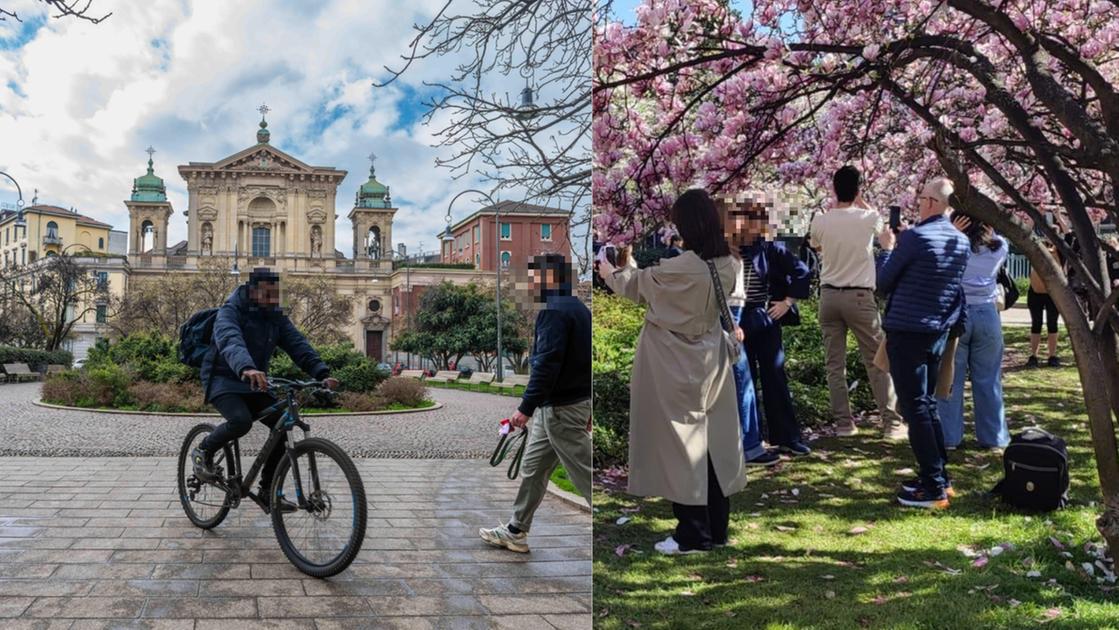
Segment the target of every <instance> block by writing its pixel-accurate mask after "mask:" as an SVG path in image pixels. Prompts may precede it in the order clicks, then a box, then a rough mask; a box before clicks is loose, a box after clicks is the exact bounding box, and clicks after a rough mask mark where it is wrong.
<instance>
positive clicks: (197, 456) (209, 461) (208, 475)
mask: <svg viewBox="0 0 1119 630" xmlns="http://www.w3.org/2000/svg"><path fill="white" fill-rule="evenodd" d="M190 461H191V463H192V464H194V476H195V477H197V478H198V480H199V481H213V480H214V479H216V478H217V473H215V472H214V456H213V455H212V454H210V453H207V452H206V451H203V450H202V449H201V448H196V449H194V450H193V451H191V452H190Z"/></svg>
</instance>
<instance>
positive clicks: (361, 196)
mask: <svg viewBox="0 0 1119 630" xmlns="http://www.w3.org/2000/svg"><path fill="white" fill-rule="evenodd" d="M354 205H355V206H357V207H358V208H391V207H392V199H391V198H390V197H389V187H388V186H385V185H384V184H382V183H381V182H379V181H377V176H376V173H375V171H374V167H373V166H370V167H369V180H368V181H366V182H365V183H364V184H362V185H361V187H360V188H358V189H357V198H356V199H355V201H354Z"/></svg>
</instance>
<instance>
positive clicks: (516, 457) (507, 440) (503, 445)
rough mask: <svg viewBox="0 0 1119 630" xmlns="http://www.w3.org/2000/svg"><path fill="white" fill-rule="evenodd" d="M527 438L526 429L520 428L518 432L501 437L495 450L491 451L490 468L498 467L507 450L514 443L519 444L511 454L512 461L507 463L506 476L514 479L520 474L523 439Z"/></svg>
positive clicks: (523, 451) (523, 452)
mask: <svg viewBox="0 0 1119 630" xmlns="http://www.w3.org/2000/svg"><path fill="white" fill-rule="evenodd" d="M527 436H528V429H524V428H522V429H521V430H520V431H517V432H515V433H514V432H511V433H506V434H505V435H502V436H501V440H500V441H498V443H497V448H495V449H494V450H493V455H491V456H490V466H498V465H500V464H501V462H502V460H504V459H505V456H506V455H508V453H509V449H510V448H512V446H513V444H514V443H517V442H520V445H519V446H517V450H516V452H514V453H513V461H511V462H509V471H508V472H507V473H506V476H507V477H509V479H516V478H517V475H518V474H520V472H521V459H522V458H523V457H524V455H525V442H527V441H528V440H526V439H525V438H526V437H527Z"/></svg>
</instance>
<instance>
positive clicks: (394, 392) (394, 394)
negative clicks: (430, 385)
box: [377, 376, 427, 407]
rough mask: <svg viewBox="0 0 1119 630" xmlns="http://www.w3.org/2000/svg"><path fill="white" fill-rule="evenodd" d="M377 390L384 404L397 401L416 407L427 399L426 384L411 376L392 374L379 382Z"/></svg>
mask: <svg viewBox="0 0 1119 630" xmlns="http://www.w3.org/2000/svg"><path fill="white" fill-rule="evenodd" d="M377 391H378V393H379V394H380V395H381V397H382V398H383V399H384V401H385V404H386V405H391V404H393V403H399V404H401V405H405V406H407V407H418V406H419V405H420V404H422V403H423V402H424V401H425V400H427V386H425V385H424V384H423V383H422V382H420V381H417V380H415V379H412V378H403V377H400V376H394V377H392V378H389V379H386V380H385V382H383V383H381V386H380V387H379V388H377Z"/></svg>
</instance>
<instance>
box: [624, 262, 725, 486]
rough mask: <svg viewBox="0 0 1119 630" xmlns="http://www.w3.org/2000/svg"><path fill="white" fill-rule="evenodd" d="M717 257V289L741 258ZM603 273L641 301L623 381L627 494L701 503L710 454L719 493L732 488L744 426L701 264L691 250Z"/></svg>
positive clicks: (708, 280) (709, 284) (709, 285)
mask: <svg viewBox="0 0 1119 630" xmlns="http://www.w3.org/2000/svg"><path fill="white" fill-rule="evenodd" d="M715 264H716V268H717V269H718V271H719V277H720V280H721V281H722V283H723V288H724V290H726V289H729V288H730V287H733V286H734V279H735V276H737V275H738V274H739V273H740V269H741V263H740V262H738V261H737V260H735V259H734V258H732V257H730V256H726V257H723V258H718V259H716V260H715ZM603 279H604V280H605V282H606V284H607V286H609V287H610V288H611V289H612V290H613V291H614V292H615V293H617V294H618V295H623V296H625V297H627V298H629V299H630V300H633V301H635V302H638V303H640V304H647V305H648V308H647V310H646V312H645V326H644V327H643V328H642V329H641V335H640V336H639V337H638V339H637V352H636V355H635V356H634V361H633V374H632V378H631V381H630V406H629V418H630V421H629V422H630V424H629V492H630V494H635V495H639V496H660V497H664V498H666V499H668V500H670V501H674V502H676V503H681V504H684V505H706V503H707V454H708V453H709V452H710V454H711V463H712V465H713V466H714V469H715V475H716V476H717V477H718V479H719V485H720V487H721V488H722V491H723V494H724V495H727V496H730V495H732V494H734V493H736V492H739V491H740V490H742V488H744V487H745V486H746V469H745V466H744V464H743V454H742V428H741V426H740V425H739V421H738V405H737V402H736V394H735V389H734V374H733V372H731V357H730V356H729V354H728V350H727V348H726V345H725V344H724V343H723V340H722V337H721V335H722V332H721V330H720V327H721V324H720V322H719V306H718V302H717V301H716V297H715V292H714V288H713V286H712V282H711V273H710V272H709V271H708V268H707V263H706V262H704V261H703V260H702V259H701V258H700V257H699V256H697V255H696V254H695V253H694V252H690V251H689V252H685V253H683V254H681V255H680V256H677V257H675V258H668V259H664V260H662V261H661V262H660V264H659V265H656V266H653V267H649V268H646V269H640V270H639V269H637V268H636V267H635V266H633V265H632V263H631V264H630V265H629V266H626V267H622V268H620V269H618V270H617V271H615V272H614V274H612V277H606V278H603ZM734 358H735V359H736V360H737V357H734Z"/></svg>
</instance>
